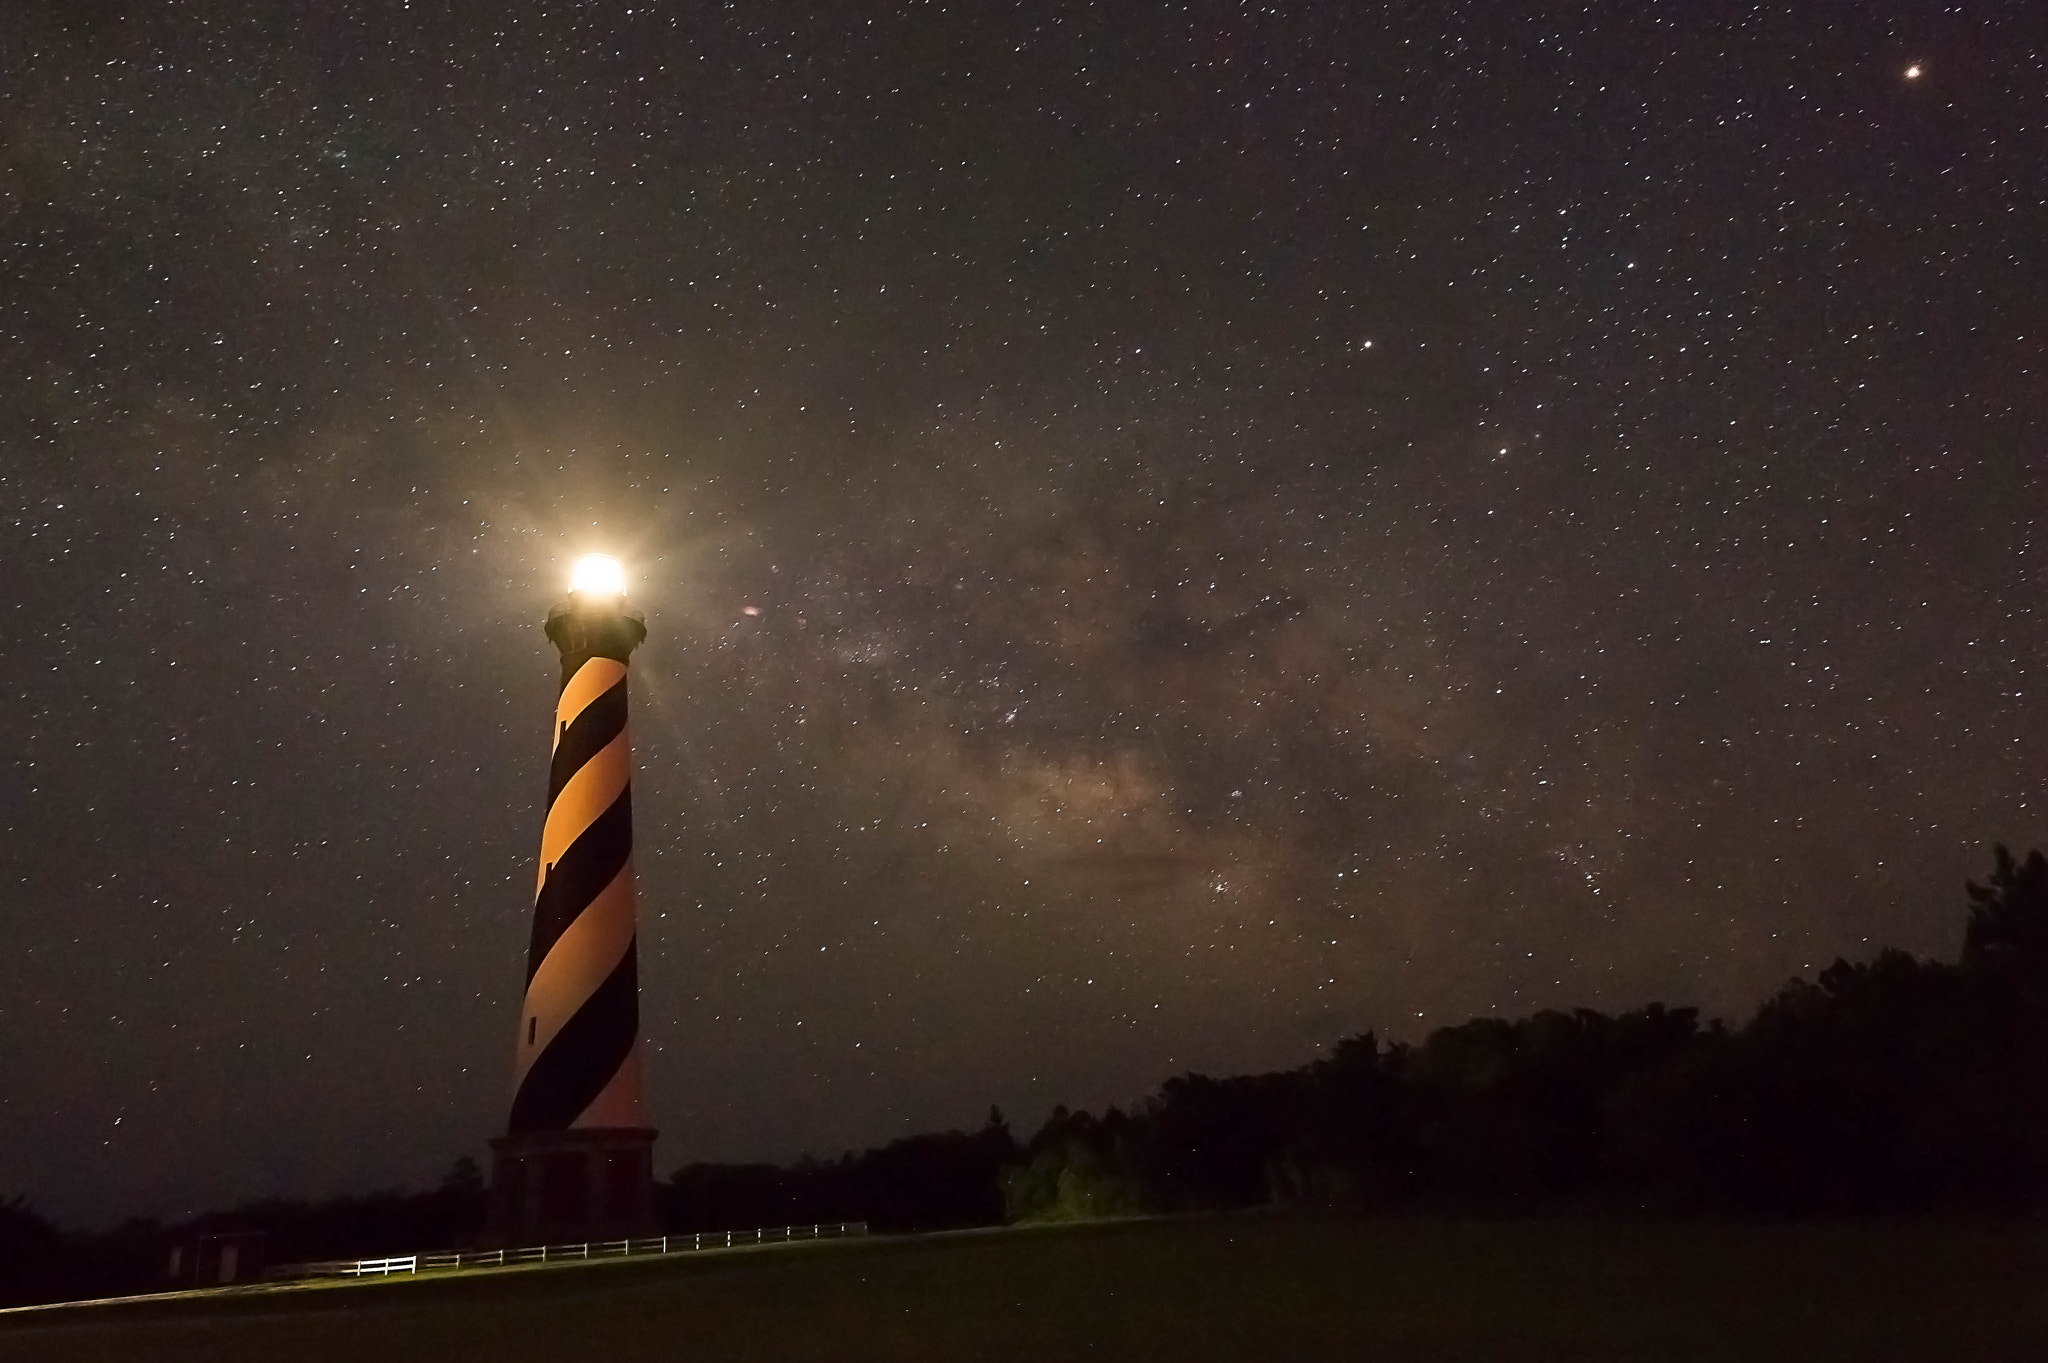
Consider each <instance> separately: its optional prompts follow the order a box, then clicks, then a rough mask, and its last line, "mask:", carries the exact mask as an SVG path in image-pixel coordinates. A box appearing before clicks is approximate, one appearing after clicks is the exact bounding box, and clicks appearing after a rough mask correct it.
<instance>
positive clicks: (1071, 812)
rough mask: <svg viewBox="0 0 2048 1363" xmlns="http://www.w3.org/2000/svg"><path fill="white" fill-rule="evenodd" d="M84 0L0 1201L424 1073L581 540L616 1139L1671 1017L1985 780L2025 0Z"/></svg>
mask: <svg viewBox="0 0 2048 1363" xmlns="http://www.w3.org/2000/svg"><path fill="white" fill-rule="evenodd" d="M160 8H161V12H157V11H152V12H151V13H150V14H149V15H146V16H143V17H134V16H130V17H128V18H127V19H124V20H122V21H119V22H116V21H115V20H113V19H112V18H107V19H99V18H96V17H95V14H96V11H92V10H91V7H79V6H68V5H56V4H48V3H31V4H23V5H17V6H14V7H11V8H10V13H9V22H8V24H7V26H6V27H7V32H6V33H5V34H0V105H4V111H5V126H6V127H7V128H8V129H9V133H8V139H7V143H6V146H7V150H6V153H5V157H4V160H0V203H4V208H0V224H4V227H0V255H4V259H0V269H4V277H5V278H6V279H7V280H8V285H7V287H6V289H5V290H4V291H0V513H4V514H0V578H4V582H5V588H6V590H5V599H4V603H0V677H4V678H5V679H6V687H7V696H6V703H5V704H4V705H0V755H4V765H0V782H4V785H0V821H4V822H0V833H4V838H5V849H6V850H5V855H4V857H0V887H4V890H5V894H6V900H7V910H6V912H5V913H4V914H0V1076H4V1079H0V1192H12V1191H15V1190H19V1191H22V1192H25V1193H27V1194H29V1195H30V1196H31V1197H32V1198H33V1200H34V1202H35V1204H36V1205H37V1206H38V1207H39V1208H40V1209H42V1210H44V1211H45V1212H47V1213H49V1214H52V1215H55V1216H57V1217H58V1218H60V1219H64V1220H70V1221H78V1222H92V1221H96V1220H103V1219H106V1218H110V1217H114V1216H118V1215H122V1214H126V1213H128V1212H151V1213H161V1214H175V1213H179V1212H183V1211H189V1210H194V1209H197V1208H200V1207H203V1206H208V1205H218V1204H221V1203H224V1202H227V1201H230V1200H232V1199H236V1198H243V1197H249V1196H254V1195H257V1194H261V1193H272V1192H276V1193H291V1194H310V1193H320V1192H329V1191H340V1190H347V1189H362V1188H367V1187H371V1186H377V1185H399V1184H418V1183H422V1182H425V1181H427V1180H430V1179H432V1178H434V1177H436V1176H437V1175H438V1173H439V1171H440V1170H441V1169H443V1168H445V1167H446V1164H447V1162H448V1160H449V1159H451V1158H452V1157H453V1156H454V1155H456V1154H457V1153H461V1152H464V1151H469V1152H480V1151H481V1148H482V1142H483V1140H484V1139H485V1138H486V1137H488V1136H491V1135H494V1134H497V1133H498V1132H499V1131H500V1130H501V1128H502V1122H503V1115H504V1113H505V1111H506V1105H507V1103H508V1101H509V1098H510V1092H509V1086H510V1082H511V1074H510V1071H509V1061H508V1057H507V1046H506V1038H507V1037H508V1036H510V1035H511V1028H512V1025H513V1020H514V1018H515V1015H516V1012H517V1009H518V1007H519V996H520V988H521V984H522V959H523V952H524V950H525V946H526V941H527V924H528V920H529V915H530V911H531V901H530V894H531V885H532V883H533V875H534V868H533V865H532V861H531V857H532V853H533V848H534V846H535V844H536V839H537V837H538V835H539V829H540V823H539V820H540V815H541V808H542V803H543V799H544V797H545V795H546V790H545V783H546V780H547V763H548V734H547V726H548V724H549V722H550V720H549V717H550V714H551V712H552V705H553V700H554V688H555V684H556V681H557V678H556V676H555V666H556V665H555V660H554V657H553V655H552V652H551V650H550V649H549V647H548V645H547V643H546V641H545V639H544V638H543V637H542V634H541V629H540V623H541V620H542V618H543V616H544V614H545V612H546V610H547V608H548V606H549V605H550V604H551V603H552V601H553V600H554V599H555V598H556V597H557V596H558V595H559V593H560V591H561V588H562V584H563V581H564V575H565V573H566V570H567V565H568V563H569V562H570V561H571V560H572V559H573V558H575V557H576V556H577V555H579V554H582V553H585V552H588V551H592V550H598V551H604V552H609V553H612V554H615V555H617V556H618V557H619V558H620V559H621V560H622V562H623V563H624V564H625V565H626V569H627V574H628V583H627V586H628V590H629V592H630V594H631V596H632V599H633V600H634V601H635V602H636V603H637V604H638V605H639V606H640V607H641V608H643V609H644V610H645V611H646V612H647V615H648V624H649V640H648V642H647V644H646V645H645V648H644V649H643V650H642V652H641V653H640V654H638V655H637V656H636V659H635V663H634V668H635V693H634V699H633V705H634V713H633V717H632V732H633V741H634V745H635V756H636V761H637V767H636V775H635V781H634V786H635V790H634V806H635V813H636V821H637V827H636V842H635V848H636V861H637V864H638V870H639V876H640V883H641V887H642V902H641V917H640V925H641V929H640V937H639V945H638V952H639V963H640V969H641V972H642V1012H643V1023H642V1027H643V1030H642V1035H643V1037H644V1039H645V1044H646V1046H647V1062H648V1071H647V1072H648V1083H649V1093H650V1102H651V1105H652V1108H653V1111H654V1116H655V1120H656V1122H657V1124H658V1125H660V1126H661V1127H662V1129H663V1131H664V1133H665V1134H664V1136H663V1139H662V1143H661V1145H660V1146H659V1147H658V1150H657V1158H658V1160H659V1161H660V1165H659V1167H660V1168H662V1169H664V1170H666V1169H670V1168H673V1167H675V1166H676V1165H679V1164H681V1163H683V1162H685V1161H686V1160H691V1159H710V1158H720V1159H754V1158H786V1157H792V1156H794V1155H796V1154H798V1153H800V1152H803V1151H806V1150H810V1151H816V1152H819V1153H822V1154H827V1155H832V1154H836V1153H837V1152H838V1151H839V1150H841V1149H843V1148H846V1147H848V1146H857V1145H862V1144H867V1143H871V1142H876V1141H880V1140H883V1139H886V1138H889V1137H891V1136H894V1135H898V1134H902V1133H905V1132H908V1131H914V1130H923V1129H932V1128H940V1127H945V1126H952V1125H966V1124H974V1123H978V1122H979V1121H980V1120H981V1118H982V1114H983V1113H985V1112H986V1110H987V1107H988V1105H989V1104H990V1103H1000V1104H1001V1105H1002V1106H1003V1107H1004V1108H1005V1110H1006V1111H1008V1112H1010V1113H1011V1114H1012V1116H1013V1117H1015V1118H1016V1119H1017V1120H1018V1121H1019V1122H1020V1124H1029V1123H1031V1122H1035V1121H1036V1120H1037V1118H1038V1117H1039V1115H1040V1114H1042V1113H1043V1111H1044V1110H1045V1109H1046V1108H1047V1107H1048V1106H1049V1105H1050V1104H1052V1103H1054V1102H1065V1103H1068V1104H1071V1105H1076V1106H1084V1105H1085V1106H1097V1105H1100V1104H1104V1103H1109V1102H1128V1101H1131V1100H1132V1099H1134V1098H1136V1097H1139V1096H1141V1095H1142V1094H1144V1093H1145V1092H1147V1091H1148V1090H1149V1089H1150V1088H1151V1087H1152V1086H1153V1085H1155V1084H1156V1083H1157V1082H1158V1081H1159V1080H1160V1079H1161V1078H1163V1077H1165V1076H1166V1075H1168V1074H1170V1073H1173V1072H1177V1071H1180V1070H1185V1069H1197V1070H1202V1071H1206V1072H1210V1073H1230V1072H1242V1071H1247V1070H1253V1069H1259V1068H1268V1067H1274V1066H1281V1065H1291V1064H1296V1063H1300V1062H1302V1061H1303V1060H1306V1059H1308V1058H1310V1057H1311V1056H1312V1055H1314V1054H1315V1053H1316V1052H1317V1051H1318V1050H1319V1049H1320V1048H1323V1047H1326V1046H1328V1045H1329V1044H1330V1043H1331V1042H1332V1041H1334V1040H1335V1039H1336V1038H1339V1037H1341V1036H1344V1035H1347V1034H1350V1033H1353V1032H1357V1031H1361V1030H1365V1029H1368V1028H1370V1029H1377V1030H1378V1031H1379V1032H1380V1033H1381V1035H1383V1036H1391V1037H1397V1038H1413V1037H1417V1036H1420V1035H1422V1034H1423V1033H1425V1032H1426V1031H1427V1030H1428V1029H1430V1028H1431V1027H1434V1026H1436V1025H1439V1024H1442V1023H1451V1022H1456V1021H1460V1020H1462V1019H1464V1018H1466V1017H1468V1016H1471V1015H1474V1014H1486V1013H1489V1012H1498V1013H1501V1014H1519V1013H1525V1012H1528V1011H1532V1010H1534V1009H1537V1008H1541V1007H1570V1006H1576V1005H1585V1006H1592V1007H1600V1008H1622V1007H1629V1006H1634V1005H1637V1004H1640V1003H1643V1002H1646V1001H1649V1000H1652V999H1659V1000H1663V1001H1666V1002H1668V1003H1671V1004H1674V1005H1677V1004H1699V1005H1701V1006H1703V1007H1705V1008H1706V1009H1708V1010H1709V1011H1710V1012H1720V1013H1726V1014H1729V1015H1731V1016H1737V1017H1739V1016H1742V1015H1745V1014H1746V1012H1747V1010H1748V1009H1749V1008H1751V1007H1752V1006H1753V1005H1754V1004H1755V1002H1756V1001H1757V1000H1758V999H1759V998H1761V997H1762V996H1763V995H1764V994H1766V993H1767V992H1768V991H1770V990H1771V989H1773V988H1774V987H1776V986H1777V985H1778V984H1779V983H1780V982H1781V981H1782V980H1783V979H1784V978H1785V977H1786V976H1788V975H1790V974H1792V973H1795V972H1800V971H1805V970H1809V969H1812V968H1818V967H1820V966H1822V965H1825V964H1826V963H1827V962H1828V961H1829V960H1831V959H1832V958H1834V957H1835V956H1836V955H1838V954H1848V955H1851V956H1854V955H1858V954H1864V953H1869V952H1872V951H1874V950H1875V949H1876V948H1877V947H1878V946H1879V945H1881V944H1884V943H1893V944H1896V945H1899V946H1902V947H1905V948H1908V949H1912V950H1916V951H1922V952H1941V953H1947V952H1951V951H1953V949H1954V947H1955V944H1956V939H1957V933H1958V930H1959V929H1958V925H1959V923H1960V921H1961V913H1960V904H1961V894H1960V889H1961V882H1962V881H1963V879H1964V878H1965V877H1967V876H1970V875H1973V874H1974V875H1981V874H1982V873H1983V870H1984V868H1985V867H1986V866H1987V865H1988V864H1989V854H1988V845H1989V843H1990V842H1991V841H1993V840H2004V841H2007V842H2010V843H2013V844H2015V845H2020V846H2027V845H2033V844H2038V843H2040V842H2042V841H2043V840H2044V838H2043V827H2042V825H2043V820H2042V818H2041V810H2042V801H2043V798H2044V794H2043V790H2042V777H2041V772H2042V766H2041V761H2040V753H2041V750H2042V742H2041V740H2042V738H2043V736H2044V728H2048V708H2044V702H2043V699H2042V695H2041V691H2042V688H2041V687H2040V686H2039V684H2038V678H2037V677H2036V676H2035V675H2034V674H2035V673H2036V672H2037V671H2038V667H2039V662H2038V660H2039V658H2040V656H2041V638H2042V621H2041V615H2040V609H2039V606H2038V605H2037V604H2036V603H2037V602H2038V601H2039V600H2040V597H2041V588H2042V586H2043V582H2042V569H2041V557H2042V549H2041V540H2040V529H2039V522H2040V508H2041V507H2042V506H2043V505H2044V501H2043V498H2042V491H2043V489H2042V486H2041V469H2042V467H2043V450H2042V447H2041V441H2042V434H2041V433H2042V430H2043V418H2044V416H2048V410H2044V409H2048V384H2044V383H2043V380H2042V376H2043V372H2044V355H2043V345H2042V339H2041V338H2042V335H2043V327H2042V323H2041V320H2040V319H2041V318H2042V317H2043V316H2048V307H2044V303H2048V299H2044V298H2043V297H2042V294H2043V285H2042V275H2041V272H2040V271H2039V269H2038V267H2037V266H2036V264H2035V263H2034V262H2035V259H2036V257H2037V256H2038V249H2037V248H2038V241H2039V239H2040V235H2041V231H2042V227H2043V214H2044V207H2043V200H2042V191H2041V189H2040V186H2042V185H2043V184H2048V165H2044V159H2048V153H2044V150H2043V143H2042V140H2041V138H2040V136H2039V131H2040V129H2041V127H2042V126H2044V123H2048V95H2044V91H2043V90H2042V88H2041V85H2040V82H2039V80H2038V78H2037V73H2038V66H2037V63H2038V57H2039V53H2040V51H2041V32H2040V17H2039V15H2038V14H2035V13H2032V12H2031V11H2032V9H2033V8H2036V7H2029V6H2026V5H2020V4H2010V5H1992V6H1973V7H1970V8H1969V9H1968V11H1967V12H1949V11H1948V10H1945V9H1943V8H1941V7H1937V6H1934V5H1898V6H1893V7H1885V8H1881V9H1879V10H1874V11H1873V10H1867V9H1866V10H1865V12H1861V13H1857V14H1853V15H1852V14H1849V13H1847V12H1846V11H1845V12H1843V13H1840V14H1820V13H1809V12H1807V11H1806V10H1805V9H1802V10H1800V11H1799V12H1798V13H1796V14H1793V13H1786V14H1774V13H1765V12H1761V11H1754V10H1752V9H1751V8H1749V7H1746V6H1734V5H1727V4H1718V3H1705V4H1698V5H1687V6H1684V7H1676V8H1674V7H1642V6H1633V5H1614V4H1596V5H1593V6H1591V7H1569V8H1567V7H1562V6H1542V5H1538V6H1495V5H1485V6H1479V5H1452V4H1442V5H1420V6H1406V7H1400V9H1399V12H1394V13H1385V14H1378V15H1370V16H1369V15H1364V14H1361V13H1359V12H1357V11H1355V9H1354V8H1351V7H1342V6H1277V7H1269V8H1267V9H1264V10H1261V11H1259V12H1256V13H1254V12H1250V11H1246V10H1243V9H1239V8H1235V7H1228V6H1211V5H1203V4H1197V5H1192V6H1188V7H1184V8H1180V9H1174V10H1164V9H1162V10H1151V9H1144V8H1138V9H1133V8H1130V7H1111V6H1088V5H1080V4H1063V3H1057V0H1055V3H1051V4H1038V5H1024V6H1016V7H1004V6H998V5H939V4H931V5H924V4H920V5H909V6H903V7H888V6H873V7H858V6H856V7H838V8H835V9H834V10H833V11H832V12H831V13H830V14H829V15H826V14H821V13H819V12H818V11H817V9H816V7H812V6H798V5H788V4H781V3H774V2H773V0H766V2H763V3H754V4H749V5H745V6H740V7H737V8H735V9H731V10H725V9H713V8H709V7H690V8H683V7H673V6H670V7H663V6H641V5H635V6H631V7H626V6H618V5H601V4H592V5H582V6H575V7H564V8H559V9H557V8H553V7H547V8H544V7H540V6H511V7H506V6H452V7H422V6H412V7H409V8H408V7H402V6H399V7H394V6H389V5H358V6H334V7H324V8H323V9H322V10H321V13H320V15H319V17H317V18H313V17H308V16H307V14H306V13H305V12H304V11H303V10H302V9H301V8H299V7H291V8H289V9H287V8H285V7H276V6H249V5H239V4H237V5H228V4H189V5H182V6H178V7H160ZM428 8H432V9H434V10H435V12H434V13H422V12H420V11H421V10H423V9H428ZM1909 67H1912V68H1917V74H1910V73H1908V68H1909Z"/></svg>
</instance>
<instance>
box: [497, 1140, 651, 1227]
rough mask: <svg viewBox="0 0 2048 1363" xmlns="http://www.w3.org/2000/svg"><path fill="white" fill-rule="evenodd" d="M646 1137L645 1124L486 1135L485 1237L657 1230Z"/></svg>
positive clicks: (649, 1143)
mask: <svg viewBox="0 0 2048 1363" xmlns="http://www.w3.org/2000/svg"><path fill="white" fill-rule="evenodd" d="M654 1136H655V1133H654V1131H653V1130H651V1129H649V1128H646V1127H581V1128H572V1129H570V1130H568V1131H536V1132H531V1133H528V1134H526V1135H522V1136H500V1137H499V1138H498V1139H496V1140H494V1141H492V1142H491V1203H490V1221H489V1225H488V1227H487V1229H486V1236H487V1239H488V1242H489V1243H490V1244H492V1245H502V1246H507V1247H510V1246H515V1245H551V1244H563V1243H578V1242H581V1241H587V1240H624V1239H628V1238H631V1237H637V1236H645V1235H659V1234H660V1233H661V1223H660V1219H659V1218H658V1217H657V1216H656V1214H655V1209H654Z"/></svg>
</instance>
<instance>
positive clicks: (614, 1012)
mask: <svg viewBox="0 0 2048 1363" xmlns="http://www.w3.org/2000/svg"><path fill="white" fill-rule="evenodd" d="M638 955H639V944H638V943H637V942H636V943H634V944H633V945H631V946H628V947H627V948H626V954H625V955H624V956H623V957H621V958H620V959H619V963H618V965H617V966H616V967H614V968H613V970H612V973H611V974H610V975H609V976H607V977H606V979H605V982H604V983H603V984H601V985H599V986H598V987H597V990H596V992H594V993H593V994H591V996H590V997H589V998H588V999H587V1000H585V1001H584V1004H583V1006H582V1007H581V1008H579V1009H577V1010H576V1013H575V1015H574V1016H573V1017H571V1018H570V1019H569V1021H568V1022H567V1023H565V1024H564V1025H563V1027H562V1030H561V1031H559V1032H557V1033H555V1037H554V1040H552V1041H550V1042H549V1043H548V1045H547V1049H546V1050H544V1051H542V1052H541V1053H540V1056H539V1058H538V1059H536V1060H535V1061H534V1062H533V1067H532V1068H531V1069H529V1070H528V1071H527V1072H526V1078H525V1079H524V1080H522V1081H521V1082H520V1085H519V1093H518V1096H517V1097H515V1098H514V1099H513V1100H512V1120H511V1121H510V1122H509V1123H508V1124H507V1130H508V1131H509V1132H510V1134H512V1135H514V1136H518V1135H524V1134H525V1133H527V1132H530V1131H561V1130H564V1129H566V1128H567V1127H568V1125H569V1124H570V1123H571V1122H573V1121H575V1120H576V1118H577V1117H578V1116H579V1115H580V1114H581V1113H582V1111H583V1109H585V1108H587V1107H589V1106H590V1104H591V1102H592V1101H593V1100H595V1099H596V1097H597V1095H598V1094H599V1093H601V1092H603V1091H604V1086H605V1085H606V1084H608V1083H610V1082H611V1079H612V1076H613V1075H614V1074H616V1073H617V1072H618V1069H619V1066H620V1065H622V1064H624V1063H625V1060H626V1056H627V1054H628V1053H629V1052H631V1050H632V1049H633V1038H634V1037H635V1036H636V1035H637V1034H638V1032H639V1030H640V987H639V981H638V973H639V972H638V967H637V965H636V964H635V963H636V960H637V958H638Z"/></svg>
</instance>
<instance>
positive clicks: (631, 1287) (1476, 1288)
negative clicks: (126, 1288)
mask: <svg viewBox="0 0 2048 1363" xmlns="http://www.w3.org/2000/svg"><path fill="white" fill-rule="evenodd" d="M2044 1270H2048V1231H2043V1230H2036V1229H2006V1228H1987V1229H1978V1228H1956V1227H1928V1226H1828V1227H1800V1226H1677V1225H1639V1224H1587V1223H1574V1222H1431V1221H1362V1220H1344V1219H1335V1218H1327V1219H1324V1218H1300V1217H1280V1216H1240V1217H1219V1218H1212V1219H1200V1220H1178V1221H1145V1222H1124V1223H1117V1224H1109V1225H1095V1226H1081V1227H1069V1228H1047V1229H1032V1230H1015V1231H993V1232H970V1233H964V1234H958V1235H946V1236H927V1237H918V1238H907V1239H876V1240H868V1241H842V1242H837V1243H833V1242H827V1243H822V1244H812V1245H798V1246H792V1247H787V1248H784V1247H770V1248H767V1249H761V1250H736V1251H733V1252H730V1253H720V1254H715V1255H713V1254H706V1255H700V1256H687V1257H683V1258H678V1259H668V1260H657V1261H645V1260H643V1261H638V1262H633V1261H623V1262H615V1263H609V1264H593V1265H589V1266H581V1265H576V1266H567V1267H549V1268H535V1269H529V1270H519V1271H508V1272H499V1273H484V1274H473V1275H466V1276H460V1277H454V1276H449V1277H438V1278H437V1277H425V1278H419V1279H400V1280H393V1281H389V1282H375V1283H369V1284H364V1285H353V1284H351V1285H347V1286H334V1287H317V1288H305V1289H295V1290H289V1291H272V1292H257V1293H251V1294H248V1295H240V1296H236V1295H227V1296H213V1297H207V1298H192V1299H184V1300H177V1301H165V1302H155V1303H139V1304H132V1305H115V1306H104V1307H92V1308H77V1309H72V1310H67V1311H61V1312H41V1313H31V1314H18V1315H12V1316H5V1317H0V1359H10V1360H11V1359H53V1360H54V1359H63V1360H67V1361H68V1363H98V1361H99V1360H109V1363H111V1361H112V1360H121V1363H136V1360H154V1359H208V1360H242V1359H251V1360H254V1359H265V1360H284V1361H285V1363H329V1360H334V1361H335V1363H340V1361H341V1360H347V1363H396V1361H397V1360H405V1359H415V1358H433V1359H460V1360H467V1359H476V1360H480V1361H485V1363H525V1360H529V1359H530V1360H536V1363H538V1361H539V1360H546V1363H566V1361H567V1360H576V1359H598V1360H604V1361H605V1363H634V1361H636V1360H642V1359H717V1360H726V1359H775V1360H803V1359H821V1360H823V1359H832V1360H849V1359H925V1358H937V1359H1031V1360H1035V1363H1044V1361H1045V1360H1049V1359H1063V1358H1076V1357H1103V1358H1116V1357H1122V1358H1132V1359H1174V1360H1201V1359H1294V1358H1300V1359H1338V1358H1343V1359H1377V1360H1388V1363H1400V1361H1403V1360H1437V1359H1459V1360H1462V1359H1559V1360H1571V1361H1572V1363H1589V1361H1591V1360H1605V1359H1659V1360H1663V1359H1671V1360H1692V1359H1728V1360H1737V1359H1740V1360H1745V1361H1746V1363H1747V1361H1753V1360H1762V1359H1798V1360H1801V1363H1814V1360H1820V1359H1858V1360H1863V1359H1944V1360H1962V1359H1972V1360H1974V1359H2015V1360H2017V1359H2028V1360H2042V1359H2048V1275H2044Z"/></svg>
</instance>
